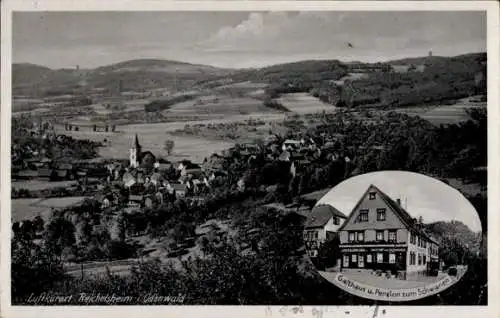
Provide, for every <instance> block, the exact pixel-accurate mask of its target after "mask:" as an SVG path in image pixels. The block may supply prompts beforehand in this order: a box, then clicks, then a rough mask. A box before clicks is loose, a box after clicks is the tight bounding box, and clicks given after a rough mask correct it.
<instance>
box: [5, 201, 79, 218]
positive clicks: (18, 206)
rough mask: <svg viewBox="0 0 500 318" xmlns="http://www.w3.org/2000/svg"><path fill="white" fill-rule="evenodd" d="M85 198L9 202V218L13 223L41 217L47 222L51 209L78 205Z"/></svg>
mask: <svg viewBox="0 0 500 318" xmlns="http://www.w3.org/2000/svg"><path fill="white" fill-rule="evenodd" d="M85 198H86V197H63V198H49V199H44V198H30V199H12V200H11V204H12V205H11V207H12V211H11V218H12V220H13V222H20V221H23V220H26V219H29V220H32V219H34V218H35V217H36V216H38V215H39V216H41V217H42V219H43V220H45V221H47V220H49V218H50V216H51V214H52V209H63V208H66V207H70V206H72V205H75V204H79V203H80V202H82V201H83V200H85Z"/></svg>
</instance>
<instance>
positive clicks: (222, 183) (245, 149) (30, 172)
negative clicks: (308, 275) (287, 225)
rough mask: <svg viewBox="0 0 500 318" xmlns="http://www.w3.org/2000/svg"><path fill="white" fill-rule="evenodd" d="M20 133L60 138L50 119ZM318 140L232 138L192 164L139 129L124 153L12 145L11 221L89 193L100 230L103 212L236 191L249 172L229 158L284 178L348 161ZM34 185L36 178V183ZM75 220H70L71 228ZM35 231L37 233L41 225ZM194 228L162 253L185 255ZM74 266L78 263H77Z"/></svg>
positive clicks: (56, 210)
mask: <svg viewBox="0 0 500 318" xmlns="http://www.w3.org/2000/svg"><path fill="white" fill-rule="evenodd" d="M27 133H28V134H29V136H30V138H34V139H35V140H39V141H41V142H40V145H50V144H51V143H62V142H65V141H66V139H65V138H67V137H65V136H64V135H58V136H56V134H55V133H54V132H53V130H52V129H51V125H50V124H49V123H43V124H40V123H38V124H37V123H35V125H34V126H33V128H32V129H31V130H30V131H28V132H27ZM337 137H338V136H337ZM322 141H325V144H324V145H319V144H316V143H315V142H314V140H313V139H311V138H309V139H305V138H301V139H285V140H283V141H280V138H279V137H278V136H274V135H270V137H269V138H268V139H267V140H266V144H264V145H257V144H251V143H249V144H241V145H237V146H235V147H233V148H231V149H228V150H227V151H224V152H223V153H221V154H212V155H211V156H209V157H208V158H206V159H205V160H204V161H203V162H199V163H193V162H191V161H189V160H182V161H180V162H170V161H168V160H165V159H162V158H157V157H156V156H155V154H153V153H152V152H151V151H148V150H147V149H143V147H142V146H141V143H140V136H139V135H135V137H134V138H133V139H132V140H131V143H130V149H129V154H128V155H129V159H128V160H109V159H106V160H105V159H100V158H92V159H79V160H75V159H73V160H72V159H71V158H67V159H64V158H62V159H58V160H51V159H49V158H48V157H47V156H45V154H46V153H47V149H44V148H43V146H41V147H40V148H35V149H32V148H29V147H28V148H27V149H22V148H21V147H18V145H16V144H13V146H12V150H13V152H12V158H13V161H12V162H13V164H12V165H13V166H12V180H13V190H12V198H13V205H12V206H13V211H12V217H13V222H14V223H13V228H15V229H23V224H24V226H25V227H26V223H27V224H30V223H31V222H30V221H33V220H34V219H37V220H38V222H40V219H42V220H43V222H45V224H47V223H50V222H51V220H52V218H54V217H55V216H57V215H64V213H67V211H74V210H75V209H76V210H79V209H81V207H82V206H84V208H83V210H85V209H87V208H88V200H93V201H94V202H96V204H98V210H100V211H102V212H101V216H100V218H101V221H100V222H97V223H95V225H94V227H95V228H101V229H102V228H103V223H102V222H103V220H104V219H108V218H111V219H113V218H114V219H117V218H120V217H123V215H125V216H128V217H130V218H134V217H136V216H137V215H141V214H144V213H146V212H145V211H146V210H149V211H151V210H155V209H160V208H161V207H162V206H165V205H166V204H169V203H170V204H174V203H175V204H178V203H179V202H182V204H184V205H186V208H188V209H189V208H193V209H196V208H197V207H199V206H200V204H203V203H204V202H205V201H206V199H207V198H209V197H213V195H214V193H216V192H217V191H219V190H217V189H219V188H220V187H224V188H234V189H235V190H236V191H237V192H240V193H245V191H246V190H247V189H246V188H247V187H248V184H247V183H249V182H250V183H251V182H252V180H250V179H251V177H250V178H249V176H245V175H244V176H242V177H239V178H234V173H231V171H228V170H229V169H230V168H229V166H228V164H229V165H230V164H231V163H234V162H236V163H237V164H243V167H244V166H245V165H251V164H252V162H254V161H255V162H258V163H259V164H260V165H261V164H264V165H265V164H266V163H269V164H277V165H279V166H280V167H281V171H284V174H285V175H288V176H285V177H291V178H293V177H295V176H296V175H297V174H298V173H301V171H303V170H304V168H305V167H307V166H308V165H309V164H310V163H312V162H315V161H318V162H319V161H325V160H326V161H331V162H341V163H342V164H347V165H348V164H349V162H350V161H351V159H350V158H349V157H348V156H347V155H345V154H341V153H340V152H339V151H338V150H334V148H335V147H334V141H335V140H334V139H329V138H328V136H325V135H324V134H323V138H322ZM231 169H232V168H231ZM283 169H284V170H283ZM37 184H38V185H42V186H41V187H40V189H38V188H37V186H36V185H37ZM43 185H45V188H44V187H43ZM30 186H31V188H30ZM251 186H253V185H251ZM261 188H262V189H261V190H262V191H264V192H273V191H275V190H276V186H274V187H273V186H268V187H261ZM303 202H307V200H305V201H303ZM311 203H314V202H313V201H309V202H308V205H306V206H304V205H301V206H302V209H304V207H305V208H307V209H308V211H310V210H311V208H312V205H311ZM296 205H297V203H295V204H289V205H287V209H288V210H289V211H287V213H288V212H290V211H292V212H293V210H295V208H293V207H294V206H296ZM85 207H87V208H85ZM281 209H282V208H281ZM30 213H31V214H30ZM307 214H308V213H307V212H306V214H304V215H302V216H303V217H307ZM73 219H75V218H73ZM28 220H30V221H28ZM27 221H28V222H27ZM73 221H74V220H73ZM76 222H77V221H75V223H74V224H73V226H75V227H77V224H76ZM216 223H217V222H216ZM29 226H31V225H29ZM29 226H28V227H29ZM219 227H222V228H224V224H223V223H222V224H221V223H219ZM104 228H106V231H109V235H110V238H111V240H120V235H123V234H116V227H115V226H107V225H105V226H104ZM226 228H227V226H226ZM94 230H95V229H94ZM248 230H249V234H250V235H251V234H252V233H255V232H256V231H258V229H255V228H253V229H251V228H249V229H248ZM37 231H38V233H39V235H41V234H42V233H43V227H41V228H38V230H37ZM91 231H92V230H91ZM148 231H149V230H148V228H146V227H145V226H130V225H129V226H128V228H126V229H125V233H127V236H128V237H129V239H130V238H133V237H136V238H137V237H138V236H141V235H144V234H147V233H148ZM246 234H248V233H245V235H246ZM193 235H194V233H193V231H190V232H189V233H185V237H181V238H178V239H177V242H178V243H179V244H170V245H169V248H168V255H170V256H173V257H176V256H179V254H183V253H184V254H185V252H186V249H185V247H186V246H190V247H192V246H193V240H194V239H193ZM77 236H78V234H77ZM121 239H122V240H123V239H124V238H123V237H122V238H121ZM148 240H149V239H148ZM146 241H147V240H146ZM146 241H145V240H144V239H142V240H141V243H142V244H143V245H145V246H147V245H148V243H147V242H146ZM186 242H188V244H187V245H186ZM247 245H248V246H249V244H247ZM143 250H147V248H144V249H143ZM153 250H154V249H153ZM153 254H154V253H153ZM108 261H115V260H114V259H113V260H108ZM68 262H69V263H68V264H70V265H69V267H68V270H69V271H71V268H75V265H74V259H73V260H72V261H71V257H70V259H68ZM71 264H73V265H71ZM82 266H83V265H82ZM77 268H78V269H79V270H80V267H79V266H78V267H77Z"/></svg>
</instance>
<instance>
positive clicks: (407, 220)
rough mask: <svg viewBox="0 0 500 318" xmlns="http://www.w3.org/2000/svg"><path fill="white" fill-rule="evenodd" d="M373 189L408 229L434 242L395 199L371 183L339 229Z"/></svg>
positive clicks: (352, 215) (341, 227) (341, 228)
mask: <svg viewBox="0 0 500 318" xmlns="http://www.w3.org/2000/svg"><path fill="white" fill-rule="evenodd" d="M373 190H375V191H377V192H378V193H379V195H380V198H381V199H382V200H383V201H384V202H385V203H386V204H387V205H388V206H389V207H390V208H391V210H392V211H394V213H395V214H396V216H398V217H399V219H400V220H401V221H402V222H403V224H404V225H406V226H407V227H408V229H410V230H413V231H414V232H416V233H418V234H419V235H421V236H423V237H425V238H427V239H428V240H430V241H434V242H435V240H433V239H432V238H431V237H430V236H429V235H428V234H427V233H425V232H424V231H423V230H422V229H421V228H419V227H418V226H417V225H416V223H415V221H414V220H413V217H412V216H411V215H410V214H409V213H408V212H407V211H406V210H405V209H404V208H403V207H402V206H401V205H399V204H398V203H397V202H396V201H394V200H393V199H391V197H389V196H388V195H387V194H385V193H384V192H383V191H382V190H380V189H379V188H377V187H376V186H375V185H373V184H371V185H370V186H369V187H368V189H366V191H365V193H363V195H362V196H361V197H360V198H359V201H358V202H357V203H356V205H355V206H354V208H353V209H352V211H351V214H350V215H349V218H348V219H347V220H346V221H345V222H344V224H342V225H341V226H340V228H339V231H341V230H343V229H344V227H345V226H346V225H347V223H348V221H349V220H350V219H351V218H353V217H354V212H355V211H356V210H357V209H358V206H359V205H360V204H361V201H363V198H364V197H365V196H366V195H367V193H368V192H371V191H373Z"/></svg>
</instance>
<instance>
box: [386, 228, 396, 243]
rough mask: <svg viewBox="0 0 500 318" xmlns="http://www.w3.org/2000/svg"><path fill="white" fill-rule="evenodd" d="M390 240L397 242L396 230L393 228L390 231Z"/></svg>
mask: <svg viewBox="0 0 500 318" xmlns="http://www.w3.org/2000/svg"><path fill="white" fill-rule="evenodd" d="M387 240H388V241H389V242H396V231H394V230H391V231H389V236H388V238H387Z"/></svg>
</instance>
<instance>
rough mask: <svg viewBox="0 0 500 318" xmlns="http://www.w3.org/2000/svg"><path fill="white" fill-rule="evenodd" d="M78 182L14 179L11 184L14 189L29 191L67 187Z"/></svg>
mask: <svg viewBox="0 0 500 318" xmlns="http://www.w3.org/2000/svg"><path fill="white" fill-rule="evenodd" d="M75 184H78V182H77V181H73V180H70V181H42V180H22V181H12V182H11V186H12V188H14V189H26V190H29V191H39V190H46V189H54V188H61V187H63V188H66V187H70V186H72V185H75Z"/></svg>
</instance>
